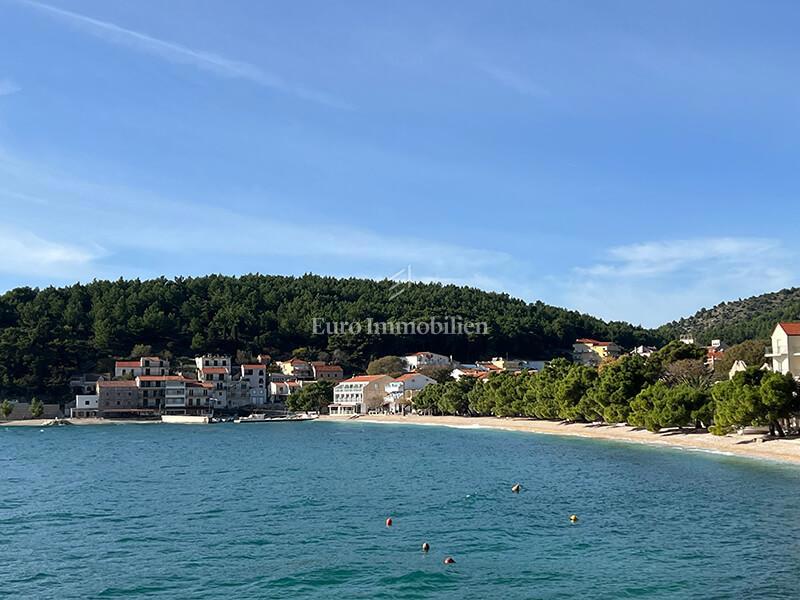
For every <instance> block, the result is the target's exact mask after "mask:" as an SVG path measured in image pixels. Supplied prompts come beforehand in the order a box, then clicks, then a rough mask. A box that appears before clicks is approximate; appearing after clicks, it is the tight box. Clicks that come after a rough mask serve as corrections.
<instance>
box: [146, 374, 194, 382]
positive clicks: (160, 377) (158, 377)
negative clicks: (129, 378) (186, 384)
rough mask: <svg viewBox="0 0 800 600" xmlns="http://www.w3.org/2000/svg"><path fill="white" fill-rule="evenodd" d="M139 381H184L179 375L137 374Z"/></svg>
mask: <svg viewBox="0 0 800 600" xmlns="http://www.w3.org/2000/svg"><path fill="white" fill-rule="evenodd" d="M137 379H139V380H140V381H185V380H184V378H183V376H181V375H139V377H137Z"/></svg>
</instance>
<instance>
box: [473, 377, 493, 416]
mask: <svg viewBox="0 0 800 600" xmlns="http://www.w3.org/2000/svg"><path fill="white" fill-rule="evenodd" d="M467 406H468V407H469V412H470V413H471V414H473V415H483V416H489V415H492V414H494V404H493V403H492V401H491V399H490V397H489V394H488V392H487V389H486V385H485V381H484V380H483V379H476V380H475V385H474V386H473V387H472V389H471V390H470V391H469V393H468V394H467Z"/></svg>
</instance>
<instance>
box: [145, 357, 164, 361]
mask: <svg viewBox="0 0 800 600" xmlns="http://www.w3.org/2000/svg"><path fill="white" fill-rule="evenodd" d="M142 360H159V361H160V360H161V357H159V356H143V357H142Z"/></svg>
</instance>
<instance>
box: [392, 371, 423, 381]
mask: <svg viewBox="0 0 800 600" xmlns="http://www.w3.org/2000/svg"><path fill="white" fill-rule="evenodd" d="M419 376H422V377H427V375H423V374H422V373H403V374H402V375H400V377H396V378H395V381H407V380H409V379H413V378H414V377H419Z"/></svg>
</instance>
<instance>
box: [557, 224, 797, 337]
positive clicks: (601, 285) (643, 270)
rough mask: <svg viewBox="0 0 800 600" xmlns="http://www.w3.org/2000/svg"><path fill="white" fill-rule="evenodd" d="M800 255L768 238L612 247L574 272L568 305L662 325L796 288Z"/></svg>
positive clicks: (566, 287)
mask: <svg viewBox="0 0 800 600" xmlns="http://www.w3.org/2000/svg"><path fill="white" fill-rule="evenodd" d="M794 257H795V254H794V253H793V252H792V251H791V250H788V249H786V248H784V247H783V246H782V245H781V244H780V243H778V242H775V241H772V240H766V239H761V238H730V237H722V238H704V239H687V240H670V241H653V242H645V243H640V244H630V245H625V246H618V247H614V248H611V249H610V250H609V251H608V252H607V253H606V260H604V261H603V262H599V263H597V264H594V265H591V266H589V267H579V268H576V269H574V273H573V275H572V277H570V278H568V280H567V281H566V282H564V283H563V288H564V297H565V299H566V303H567V304H569V305H572V306H575V307H576V308H578V309H580V310H583V311H586V312H590V313H592V314H596V315H597V316H601V317H604V318H607V319H617V320H626V321H633V322H636V323H642V324H644V325H648V326H658V325H661V324H663V323H666V322H668V321H671V320H674V319H676V318H679V317H681V316H688V315H691V314H694V313H695V312H696V311H697V310H698V309H700V308H701V307H703V306H706V307H708V306H713V305H716V304H718V303H719V302H722V301H724V300H735V299H736V298H740V297H746V296H751V295H755V294H759V293H763V292H768V291H774V290H777V289H781V288H784V287H788V286H790V285H792V284H793V283H794V282H795V280H796V278H795V276H794V274H793V273H792V271H791V269H790V268H788V267H784V266H782V265H790V264H792V261H793V258H794Z"/></svg>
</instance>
